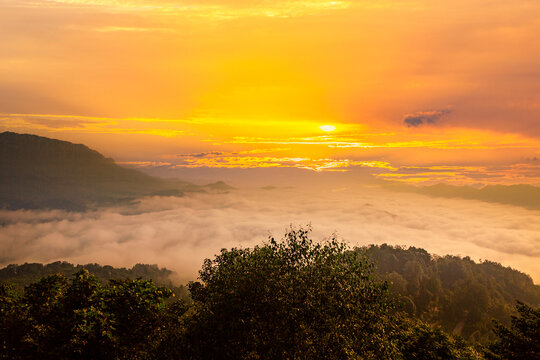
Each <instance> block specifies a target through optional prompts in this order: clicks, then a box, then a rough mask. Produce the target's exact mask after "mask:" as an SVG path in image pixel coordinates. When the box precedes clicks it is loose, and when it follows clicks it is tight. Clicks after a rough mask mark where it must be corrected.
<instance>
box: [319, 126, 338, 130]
mask: <svg viewBox="0 0 540 360" xmlns="http://www.w3.org/2000/svg"><path fill="white" fill-rule="evenodd" d="M319 129H321V130H322V131H327V132H330V131H334V130H336V127H335V126H334V125H321V126H319Z"/></svg>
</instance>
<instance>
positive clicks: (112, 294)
mask: <svg viewBox="0 0 540 360" xmlns="http://www.w3.org/2000/svg"><path fill="white" fill-rule="evenodd" d="M308 235H309V230H304V229H291V230H290V231H289V232H288V233H287V234H286V235H285V237H284V238H283V240H282V241H276V240H274V239H273V238H272V239H270V240H269V241H268V242H267V243H265V244H263V245H261V246H256V247H254V248H250V249H237V248H233V249H230V250H225V249H224V250H222V251H221V253H220V254H218V255H217V256H216V257H215V258H214V259H213V260H209V259H207V260H205V262H204V264H203V267H202V269H201V271H200V276H199V280H200V281H198V282H191V283H190V284H189V289H190V291H191V293H192V297H193V300H192V301H186V300H184V299H178V300H177V301H170V297H171V295H172V292H171V290H168V289H166V288H163V287H158V286H156V285H154V283H153V282H152V281H150V280H143V279H136V280H111V281H109V282H108V283H107V284H106V285H104V284H103V283H102V282H100V281H99V279H98V278H97V277H96V276H94V275H91V274H90V273H89V271H87V270H85V269H81V270H79V271H78V272H76V273H75V274H74V275H73V276H72V278H71V279H68V278H66V277H65V276H64V275H61V274H55V275H49V276H46V277H44V278H42V279H41V280H39V281H37V282H35V283H32V284H30V285H28V286H26V288H25V290H24V292H17V291H16V290H15V289H14V287H13V286H10V285H7V284H0V359H160V360H162V359H389V360H390V359H391V360H405V359H407V360H408V359H418V360H433V359H448V360H479V359H483V354H481V353H479V352H478V351H476V350H475V349H474V348H473V347H471V346H470V345H469V344H468V343H466V342H465V341H464V340H463V339H462V338H461V337H459V336H455V335H450V333H449V332H448V331H445V329H444V328H439V327H436V326H433V325H431V324H429V322H425V321H422V320H419V319H418V318H412V317H410V316H409V315H407V314H406V313H404V312H399V311H398V310H399V309H397V308H396V307H395V306H394V305H393V303H392V301H391V295H392V294H391V292H390V291H389V288H388V286H389V284H388V283H387V282H385V281H381V280H380V279H377V276H376V275H375V273H374V267H373V265H372V263H371V262H370V260H369V258H368V257H367V255H366V253H364V252H362V251H358V250H357V251H350V250H349V249H348V248H347V246H346V245H344V244H343V243H341V242H339V241H337V240H336V239H334V238H332V239H330V240H328V241H326V242H322V243H316V242H313V241H312V240H311V239H310V238H309V236H308ZM376 249H379V248H376ZM390 249H391V250H395V249H394V248H390ZM383 250H385V249H383ZM369 251H373V248H371V249H369ZM397 251H398V252H399V251H403V253H400V254H399V253H398V254H397V255H396V254H395V253H392V251H382V252H380V253H379V255H381V259H383V261H380V264H381V266H382V268H383V269H386V270H388V269H390V270H392V271H391V272H390V276H389V278H390V279H391V280H392V282H394V283H395V284H397V286H396V290H394V291H395V293H397V294H399V293H402V292H405V293H407V294H409V295H408V296H407V297H403V296H401V298H400V299H407V300H409V303H405V304H407V306H402V307H403V308H405V309H408V310H409V311H410V312H418V311H425V310H421V309H428V310H429V311H428V312H424V313H420V314H430V311H435V310H436V309H434V308H432V306H433V304H443V305H445V304H460V306H468V308H467V309H466V310H467V311H468V314H469V315H468V316H469V317H468V319H475V318H474V316H476V315H474V314H475V313H477V314H482V313H483V312H482V307H483V306H486V304H488V305H489V304H493V302H494V300H493V299H491V298H490V296H491V295H490V293H489V291H486V289H489V286H487V285H486V282H485V280H486V279H483V280H484V281H483V282H482V281H480V279H476V280H477V281H476V282H474V281H471V282H470V283H469V285H468V286H465V287H461V288H460V286H461V285H460V284H463V279H462V277H463V276H464V274H469V276H470V274H471V273H474V271H475V270H471V267H468V265H467V264H469V263H472V262H470V260H468V259H461V260H463V261H454V260H455V258H447V259H446V260H449V259H450V260H452V261H453V265H452V266H455V268H454V270H456V272H455V273H453V272H450V271H448V269H449V268H448V262H446V261H445V262H442V263H437V262H435V265H437V266H436V267H435V269H436V270H438V271H439V272H435V274H438V276H437V277H434V276H433V274H434V270H433V268H432V266H433V263H434V260H433V259H432V258H431V257H430V256H429V254H427V252H425V251H424V250H421V249H413V250H412V252H411V250H409V251H405V250H402V249H397ZM404 258H405V259H406V261H401V260H403V259H404ZM414 259H416V260H417V261H413V260H414ZM400 261H401V264H402V268H397V267H394V268H392V266H394V265H395V263H396V262H397V263H400ZM464 264H465V265H464ZM438 265H440V267H439V266H438ZM482 265H483V264H482ZM488 265H489V267H490V269H492V270H493V269H495V270H496V271H498V269H499V268H500V267H493V265H492V264H488ZM56 266H58V267H59V268H69V267H68V266H67V265H65V263H58V264H56ZM30 268H33V269H37V270H39V269H40V267H39V266H33V265H31V266H30ZM24 269H26V268H24ZM103 269H104V268H103ZM142 269H146V268H144V267H143V268H139V270H140V271H143V270H142ZM150 269H152V268H150ZM450 269H452V267H450ZM12 270H13V268H12ZM143 272H144V271H143ZM456 274H457V275H456ZM510 274H512V273H510ZM448 284H454V285H455V286H456V287H454V288H452V289H453V290H452V291H453V293H452V294H450V295H451V296H450V297H445V296H447V295H448V294H449V293H444V292H443V291H444V289H445V287H446V286H449V285H448ZM487 284H489V282H487ZM167 299H169V301H167ZM426 299H427V300H426ZM449 299H451V301H450V300H449ZM473 300H474V301H477V305H476V307H475V306H473V305H471V304H470V303H472V302H473ZM441 306H442V305H441ZM445 306H446V305H445ZM488 307H489V306H488ZM419 309H420V310H419ZM441 309H442V310H439V312H444V311H448V309H446V308H444V307H441ZM462 310H463V309H462ZM517 310H518V312H519V316H515V317H513V318H512V322H511V326H510V327H507V326H505V325H504V324H501V323H499V324H498V325H497V326H496V328H495V334H496V336H497V340H496V341H495V342H493V343H492V344H491V345H490V346H489V347H486V348H485V351H484V352H485V355H486V356H487V357H488V358H490V359H540V349H539V337H540V334H539V331H540V330H539V329H540V310H538V309H535V308H531V307H529V306H527V305H525V304H523V303H519V304H518V307H517ZM434 313H437V312H434ZM453 314H456V316H459V314H460V313H459V312H458V311H457V310H456V312H454V313H453ZM471 321H472V320H471ZM475 321H480V320H478V318H477V320H475Z"/></svg>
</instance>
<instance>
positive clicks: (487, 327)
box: [359, 245, 540, 342]
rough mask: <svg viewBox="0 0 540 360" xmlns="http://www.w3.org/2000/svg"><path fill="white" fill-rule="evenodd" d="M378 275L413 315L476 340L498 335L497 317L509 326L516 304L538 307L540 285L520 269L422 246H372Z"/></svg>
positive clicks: (371, 251)
mask: <svg viewBox="0 0 540 360" xmlns="http://www.w3.org/2000/svg"><path fill="white" fill-rule="evenodd" d="M359 251H366V252H367V254H368V256H369V257H370V258H371V259H372V260H373V261H374V263H375V268H376V272H377V274H378V275H379V276H380V277H381V278H384V279H388V280H389V281H390V282H391V284H392V287H391V291H392V292H393V293H394V294H397V295H398V296H399V297H400V301H401V304H402V308H403V309H404V310H405V311H407V312H408V313H409V314H411V315H413V316H415V317H417V318H420V319H422V320H424V321H427V322H429V323H432V324H437V325H440V326H442V328H443V329H445V330H446V331H447V332H449V333H454V334H459V335H461V336H463V337H464V338H466V339H469V340H472V341H481V342H486V341H487V340H488V339H490V338H492V337H493V333H492V331H491V329H492V324H491V321H492V319H496V320H499V321H501V322H503V323H505V324H508V323H509V322H510V316H511V315H512V314H514V313H515V304H516V300H520V301H523V302H525V303H528V304H531V305H534V306H539V305H540V286H538V285H535V284H534V283H533V281H532V279H531V278H530V277H529V276H528V275H526V274H523V273H521V272H519V271H517V270H514V269H511V268H507V267H503V266H501V265H500V264H497V263H494V262H490V261H484V262H481V263H475V262H474V261H472V260H471V259H470V258H468V257H465V258H461V257H458V256H449V255H448V256H444V257H438V256H432V255H430V254H429V253H428V252H427V251H425V250H423V249H419V248H414V247H409V248H403V247H393V246H388V245H381V246H370V247H366V248H362V249H359Z"/></svg>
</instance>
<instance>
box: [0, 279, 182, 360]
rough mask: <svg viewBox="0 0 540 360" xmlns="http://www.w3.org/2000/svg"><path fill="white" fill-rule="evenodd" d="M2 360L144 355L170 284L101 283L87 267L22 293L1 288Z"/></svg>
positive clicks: (114, 357)
mask: <svg viewBox="0 0 540 360" xmlns="http://www.w3.org/2000/svg"><path fill="white" fill-rule="evenodd" d="M2 289H3V290H2V294H1V296H0V306H1V309H2V317H1V325H2V326H1V329H0V331H1V333H0V339H1V341H2V342H1V353H0V354H1V358H4V359H53V358H54V359H74V358H77V359H101V358H103V359H105V358H106V359H124V358H125V359H128V358H129V359H144V358H147V355H148V350H149V349H148V345H147V343H148V342H149V341H150V340H151V339H152V337H153V336H154V332H155V331H157V329H158V328H159V326H158V325H159V322H158V319H159V316H160V313H161V312H163V310H164V308H165V305H164V301H165V299H167V298H168V297H170V296H171V294H172V293H171V291H170V290H168V289H166V288H159V287H156V286H155V285H154V284H153V283H152V282H151V281H147V280H141V279H138V280H131V281H129V280H125V281H113V282H111V283H110V284H109V286H102V285H101V284H100V282H99V281H98V280H97V278H96V277H94V276H92V275H90V274H89V273H88V271H87V270H84V269H83V270H80V271H79V272H77V273H76V274H75V276H74V278H73V280H72V281H68V279H67V278H65V277H64V276H62V275H51V276H48V277H46V278H43V279H41V280H40V281H39V282H37V283H35V284H32V285H29V286H28V287H26V289H25V292H24V296H22V297H19V298H17V297H16V295H15V294H14V293H8V292H7V291H5V290H4V289H5V286H4V287H3V288H2Z"/></svg>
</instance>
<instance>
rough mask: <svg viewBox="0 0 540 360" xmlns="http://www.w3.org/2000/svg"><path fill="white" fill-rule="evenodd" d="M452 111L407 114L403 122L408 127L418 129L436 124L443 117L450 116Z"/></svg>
mask: <svg viewBox="0 0 540 360" xmlns="http://www.w3.org/2000/svg"><path fill="white" fill-rule="evenodd" d="M450 113H451V111H450V110H447V109H444V110H432V111H420V112H416V113H414V114H407V115H405V118H404V119H403V122H404V123H405V125H407V127H418V126H421V125H425V124H435V123H436V122H438V121H439V120H440V119H441V118H442V117H443V116H445V115H448V114H450Z"/></svg>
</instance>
